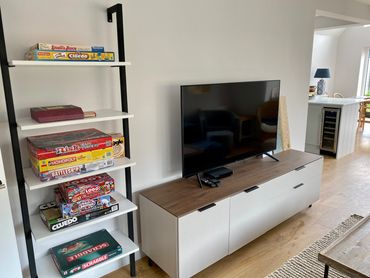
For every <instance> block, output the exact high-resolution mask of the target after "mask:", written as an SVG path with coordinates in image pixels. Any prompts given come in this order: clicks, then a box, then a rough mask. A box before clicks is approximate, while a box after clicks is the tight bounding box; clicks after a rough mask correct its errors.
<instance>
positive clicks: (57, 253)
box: [50, 229, 122, 277]
mask: <svg viewBox="0 0 370 278" xmlns="http://www.w3.org/2000/svg"><path fill="white" fill-rule="evenodd" d="M50 253H51V256H52V258H53V260H54V263H55V265H56V266H57V268H58V270H59V272H60V274H61V275H62V276H63V277H67V276H70V275H72V274H75V273H77V272H81V271H83V270H85V269H88V268H90V267H92V266H94V265H97V264H99V263H101V262H104V261H106V260H109V259H111V258H113V257H115V256H117V255H119V254H121V253H122V247H121V245H120V244H119V243H118V242H117V241H116V240H115V239H114V238H113V237H112V236H111V234H109V233H108V231H107V230H105V229H103V230H100V231H97V232H95V233H92V234H89V235H87V236H84V237H80V238H78V239H75V240H72V241H69V242H66V243H64V244H61V245H58V246H56V247H53V248H51V249H50Z"/></svg>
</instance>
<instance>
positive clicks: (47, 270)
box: [36, 231, 139, 278]
mask: <svg viewBox="0 0 370 278" xmlns="http://www.w3.org/2000/svg"><path fill="white" fill-rule="evenodd" d="M110 234H111V235H112V236H113V238H114V239H115V240H116V241H117V242H118V243H119V244H120V245H121V246H122V254H120V255H118V256H115V257H113V258H111V259H109V260H107V261H105V262H102V263H100V264H97V265H95V266H92V267H90V268H88V269H86V270H84V271H82V272H80V273H76V274H74V275H72V276H71V277H73V278H82V277H86V278H87V277H95V276H94V271H96V269H98V268H100V267H103V266H105V265H107V264H109V263H112V262H114V261H117V260H119V259H123V258H124V257H127V256H128V255H131V254H133V253H135V252H137V251H139V247H137V245H136V244H135V243H133V242H132V241H131V240H130V239H129V238H128V237H127V236H126V235H124V234H122V233H121V232H118V231H112V232H110ZM36 264H37V274H38V277H40V278H57V277H61V275H60V273H59V271H58V269H57V268H56V266H55V264H54V261H53V259H52V258H51V256H50V255H47V256H45V257H42V258H40V259H38V260H37V262H36Z"/></svg>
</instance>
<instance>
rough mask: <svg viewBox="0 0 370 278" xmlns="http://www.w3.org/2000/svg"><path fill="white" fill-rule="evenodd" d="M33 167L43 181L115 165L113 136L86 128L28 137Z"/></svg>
mask: <svg viewBox="0 0 370 278" xmlns="http://www.w3.org/2000/svg"><path fill="white" fill-rule="evenodd" d="M27 143H28V144H27V145H28V150H29V155H30V161H31V166H32V169H33V171H34V173H35V174H36V175H37V176H38V177H39V178H40V180H41V181H48V180H53V179H58V178H64V177H69V176H73V175H78V174H81V173H87V172H91V171H95V170H99V169H102V168H106V167H110V166H113V148H112V137H111V136H110V135H108V134H105V133H103V132H101V131H99V130H97V129H94V128H91V129H83V130H76V131H67V132H61V133H54V134H47V135H40V136H32V137H28V138H27Z"/></svg>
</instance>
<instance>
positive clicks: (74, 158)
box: [30, 147, 113, 172]
mask: <svg viewBox="0 0 370 278" xmlns="http://www.w3.org/2000/svg"><path fill="white" fill-rule="evenodd" d="M110 158H113V148H112V147H109V148H105V149H98V150H92V151H88V152H81V153H75V154H70V155H64V156H58V157H52V158H48V159H41V160H38V159H36V158H35V157H34V156H32V155H30V160H31V164H32V166H33V168H34V169H35V170H36V169H37V171H38V172H47V171H53V170H58V169H62V168H67V167H71V166H76V165H81V164H87V163H91V162H95V161H98V160H106V159H110Z"/></svg>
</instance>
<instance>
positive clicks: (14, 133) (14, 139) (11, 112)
mask: <svg viewBox="0 0 370 278" xmlns="http://www.w3.org/2000/svg"><path fill="white" fill-rule="evenodd" d="M113 14H116V23H117V41H118V59H119V61H120V62H124V61H125V44H124V29H123V8H122V4H116V5H114V6H112V7H110V8H108V9H107V20H108V22H110V23H112V22H113ZM0 64H1V73H2V78H3V88H4V94H5V102H6V109H7V115H8V123H9V130H10V137H11V144H12V149H13V157H14V166H15V173H16V177H17V184H18V194H19V199H20V206H21V213H22V222H23V229H24V234H25V239H26V247H27V256H28V265H29V271H30V275H31V278H36V277H37V268H36V261H35V253H34V247H33V242H32V230H31V224H30V218H29V211H28V201H27V193H26V187H25V179H24V174H23V166H22V159H21V151H20V145H19V137H18V129H17V121H16V115H15V109H14V101H13V93H12V87H11V81H10V74H9V67H10V66H9V63H8V58H7V52H6V45H5V36H4V28H3V21H2V15H1V10H0ZM119 76H120V93H121V107H122V112H128V102H127V82H126V68H125V67H119ZM122 125H123V134H124V136H125V153H126V156H127V157H128V158H130V137H129V122H128V119H123V120H122ZM93 174H94V173H93V172H92V173H91V175H93ZM125 179H126V198H127V199H128V200H130V201H132V183H131V168H130V167H128V168H126V169H125ZM127 226H128V237H129V238H130V239H131V240H132V241H134V221H133V212H129V213H128V214H127ZM130 274H131V276H136V265H135V254H134V253H133V254H131V255H130Z"/></svg>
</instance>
